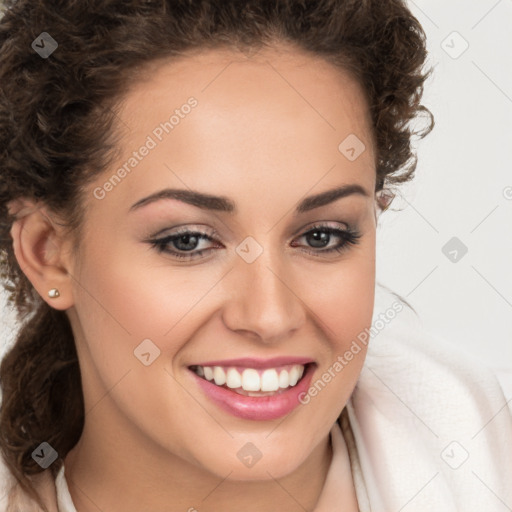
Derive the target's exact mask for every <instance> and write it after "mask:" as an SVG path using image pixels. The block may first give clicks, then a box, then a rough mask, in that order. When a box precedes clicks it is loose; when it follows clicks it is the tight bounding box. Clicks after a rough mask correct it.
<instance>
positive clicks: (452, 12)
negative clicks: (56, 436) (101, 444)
mask: <svg viewBox="0 0 512 512" xmlns="http://www.w3.org/2000/svg"><path fill="white" fill-rule="evenodd" d="M409 4H410V7H411V10H412V11H413V13H414V14H415V16H416V17H417V18H418V20H419V21H420V23H421V24H422V25H423V27H424V29H425V31H426V33H427V38H428V47H429V52H430V57H429V65H434V66H435V71H434V75H433V77H432V78H431V79H429V81H428V82H427V84H426V89H425V95H424V101H423V103H424V104H425V105H426V106H427V107H428V108H429V109H430V110H431V111H432V112H433V114H434V116H435V119H436V127H435V128H434V131H433V132H432V133H431V134H430V135H429V136H428V137H427V138H426V139H424V140H423V141H420V142H419V143H418V145H417V148H418V156H419V163H418V168H417V175H416V180H415V182H414V183H413V184H412V186H408V187H405V188H403V189H402V193H401V194H402V196H403V197H401V196H398V197H397V198H396V199H395V201H394V203H393V206H392V208H393V209H399V210H400V211H397V212H394V211H388V212H386V213H385V214H384V215H383V216H381V219H380V223H381V226H380V228H379V231H378V248H377V253H378V259H377V265H378V269H377V278H378V281H379V282H381V283H383V284H385V285H387V286H389V287H390V288H392V289H393V290H394V291H396V292H397V293H400V294H401V295H402V296H403V297H405V298H406V299H407V300H408V301H409V302H410V303H411V304H412V305H413V307H414V308H415V309H416V311H418V313H419V315H420V317H421V318H422V320H423V322H424V324H425V325H426V326H427V327H428V328H429V330H431V331H433V332H435V333H436V334H438V335H440V336H442V337H443V338H444V339H445V340H446V342H447V343H451V344H454V345H457V346H459V347H461V349H462V350H465V351H467V352H468V353H471V354H472V355H474V356H476V357H477V358H478V359H479V360H480V361H481V362H482V364H485V365H487V366H490V367H492V368H493V369H494V370H495V371H496V373H497V375H498V377H499V378H500V380H501V381H502V384H503V386H504V389H505V394H506V396H507V399H510V398H512V272H511V271H510V265H511V263H512V200H507V199H506V198H505V195H504V191H505V190H507V187H512V31H511V30H510V27H511V26H512V0H500V1H497V0H478V1H476V0H473V1H467V0H466V1H463V0H458V1H454V0H450V2H447V1H446V0H425V1H421V0H415V1H414V2H412V1H411V2H409ZM454 31H457V32H458V33H459V34H460V36H462V38H463V39H464V40H465V41H467V44H469V47H468V49H467V50H466V51H465V52H464V53H462V54H461V55H460V56H458V57H457V58H452V56H450V55H449V54H448V53H447V52H446V51H445V50H444V49H443V47H446V48H447V50H448V51H450V52H451V53H452V55H456V54H457V53H459V52H460V51H461V49H463V47H464V46H462V45H463V44H464V41H463V40H462V39H461V38H458V37H457V36H453V35H451V34H452V32H454ZM443 41H445V43H443ZM442 44H443V47H442ZM511 196H512V193H511V194H510V195H509V197H511ZM452 237H457V238H458V239H460V240H461V242H462V243H464V244H465V245H466V246H467V248H468V252H467V254H466V255H465V256H464V257H462V258H461V259H459V261H458V262H456V263H453V262H452V261H450V260H449V259H448V258H447V257H446V256H445V255H444V254H443V252H442V247H443V246H444V245H445V244H446V243H447V242H448V241H449V240H450V239H451V238H452ZM1 298H3V297H0V299H1ZM2 311H4V313H3V314H2V319H1V322H0V336H1V340H2V345H3V346H4V347H5V345H6V344H7V342H9V341H10V340H11V338H12V333H11V329H12V324H13V322H12V320H11V319H10V317H9V315H8V314H7V312H6V310H5V308H2Z"/></svg>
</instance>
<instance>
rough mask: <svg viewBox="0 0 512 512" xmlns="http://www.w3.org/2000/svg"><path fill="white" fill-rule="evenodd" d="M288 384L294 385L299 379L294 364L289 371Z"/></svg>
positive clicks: (297, 370)
mask: <svg viewBox="0 0 512 512" xmlns="http://www.w3.org/2000/svg"><path fill="white" fill-rule="evenodd" d="M289 379H290V386H295V384H297V381H298V380H299V369H298V368H297V367H296V366H294V367H293V368H292V369H291V370H290V373H289Z"/></svg>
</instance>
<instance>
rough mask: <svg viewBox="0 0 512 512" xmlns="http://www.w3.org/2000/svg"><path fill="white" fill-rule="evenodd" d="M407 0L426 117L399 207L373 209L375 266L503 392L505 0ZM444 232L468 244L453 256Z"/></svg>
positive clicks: (508, 223) (508, 259)
mask: <svg viewBox="0 0 512 512" xmlns="http://www.w3.org/2000/svg"><path fill="white" fill-rule="evenodd" d="M409 5H410V8H411V11H412V12H413V13H414V15H415V16H416V17H417V18H418V20H419V21H420V23H421V24H422V26H423V28H424V29H425V31H426V33H427V40H428V48H429V53H430V56H429V65H433V66H434V74H433V76H432V77H431V78H430V79H429V80H428V82H427V84H426V86H425V94H424V100H423V104H425V106H427V107H428V108H429V109H430V110H431V111H432V113H433V114H434V116H435V120H436V126H435V128H434V130H433V132H432V133H431V134H430V135H428V136H427V137H426V138H425V139H423V140H422V141H420V142H418V143H417V144H416V147H417V149H418V157H419V161H418V167H417V174H416V179H415V181H414V183H413V185H412V186H408V187H406V188H403V190H402V195H404V197H403V198H401V197H400V196H398V197H397V198H396V199H395V202H396V205H395V203H393V205H392V208H394V209H398V208H399V209H400V210H401V211H397V212H389V211H388V212H386V213H385V214H383V215H382V216H381V219H380V222H381V223H382V224H381V227H380V230H379V233H378V244H379V245H378V249H377V252H378V258H377V264H378V270H377V278H378V280H379V281H380V282H382V283H384V284H386V285H387V286H389V287H390V288H392V289H393V290H395V291H396V292H398V293H400V294H401V295H402V296H404V297H405V298H407V299H408V301H410V303H411V304H412V305H413V306H414V307H415V309H416V311H418V313H419V314H420V316H421V318H422V319H423V322H424V323H425V324H426V325H427V326H428V327H429V330H430V331H433V332H436V333H437V334H439V335H440V336H442V337H443V338H444V339H446V341H447V342H448V343H452V344H455V345H457V346H459V347H461V348H462V349H464V350H466V351H468V352H470V353H471V354H472V355H474V356H476V357H477V358H478V359H479V360H480V361H481V362H482V364H485V365H487V366H490V367H492V368H493V369H494V370H495V371H496V373H497V375H498V377H499V378H500V380H501V381H502V384H503V386H504V388H505V394H506V396H507V398H508V399H511V398H512V272H511V270H510V266H511V264H512V200H507V199H506V198H505V195H506V193H505V195H504V191H505V190H508V191H509V194H508V197H509V198H511V199H512V31H511V30H510V27H511V26H512V1H511V0H500V1H498V0H478V1H476V0H473V1H467V0H466V1H463V0H458V1H454V0H450V1H449V2H447V1H446V0H424V1H421V0H414V1H410V2H409ZM454 31H456V32H458V33H459V34H460V35H461V36H462V38H464V40H466V41H467V43H468V44H469V47H468V49H467V50H466V51H465V52H464V53H462V54H461V55H460V56H458V58H452V57H451V56H450V55H449V54H448V53H447V52H446V51H445V50H444V49H443V48H444V47H445V46H446V47H447V50H448V51H449V52H452V55H454V56H456V55H457V53H458V52H460V51H461V50H462V49H463V48H464V46H463V41H462V39H457V36H450V34H451V33H452V32H454ZM447 38H448V39H447ZM443 41H445V43H443ZM450 47H451V48H450ZM453 52H457V53H453ZM507 187H510V188H508V189H507ZM452 237H457V238H459V239H460V240H461V241H462V242H463V243H464V244H465V245H466V246H467V248H468V252H467V254H466V255H465V256H464V257H463V258H461V259H459V260H458V262H456V263H453V262H452V261H450V260H449V259H448V258H447V257H446V256H445V255H444V254H443V252H442V250H441V249H442V247H443V246H444V245H445V244H446V243H447V242H448V241H449V240H450V239H451V238H452Z"/></svg>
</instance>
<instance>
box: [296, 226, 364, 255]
mask: <svg viewBox="0 0 512 512" xmlns="http://www.w3.org/2000/svg"><path fill="white" fill-rule="evenodd" d="M361 236H362V235H361V233H360V232H359V231H356V230H354V229H352V228H348V229H340V228H333V227H331V226H326V225H316V226H313V227H312V228H311V229H310V230H308V231H307V232H306V233H304V234H303V235H301V236H300V237H299V240H300V239H301V238H304V239H305V240H306V242H307V244H308V245H309V247H310V248H313V249H315V250H313V251H312V250H310V249H309V248H308V249H306V252H308V253H313V254H319V255H324V254H331V253H333V252H338V253H340V252H342V251H345V250H347V249H348V248H349V246H350V245H357V244H358V243H359V239H360V238H361ZM333 239H334V240H335V241H336V240H337V243H335V244H334V245H332V246H331V247H329V244H330V243H331V242H332V241H333ZM292 245H293V246H295V245H296V244H295V243H293V244H292ZM325 247H327V248H325ZM318 249H320V250H318Z"/></svg>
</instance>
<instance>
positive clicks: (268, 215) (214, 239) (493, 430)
mask: <svg viewBox="0 0 512 512" xmlns="http://www.w3.org/2000/svg"><path fill="white" fill-rule="evenodd" d="M7 5H8V10H7V11H6V12H5V15H4V18H3V19H2V20H1V22H0V44H1V55H2V58H1V65H0V83H1V84H2V86H1V87H2V95H1V107H0V119H1V127H2V129H1V130H0V133H1V137H2V140H1V144H2V148H4V149H3V152H2V154H1V160H0V168H1V186H0V191H1V192H0V194H1V195H0V198H1V199H0V204H1V207H2V221H3V222H2V230H3V233H2V249H3V252H4V254H5V258H4V262H3V265H4V267H3V268H4V278H5V286H6V289H7V290H8V291H9V292H10V297H11V300H12V302H13V304H14V305H15V306H16V307H17V310H18V311H19V314H20V321H22V320H24V323H23V325H22V326H21V329H20V332H19V334H18V337H17V339H16V343H15V344H14V346H13V347H12V349H11V350H10V351H9V352H8V353H7V355H6V357H5V359H4V360H3V362H2V365H1V368H0V381H1V385H2V393H3V401H2V409H1V416H0V426H1V439H0V447H1V450H2V454H3V458H4V461H5V467H4V475H5V477H4V481H5V482H6V484H5V500H4V503H5V509H6V510H23V511H26V510H32V509H33V510H59V511H61V512H62V511H63V512H75V511H76V512H89V511H97V510H104V511H107V510H108V511H112V512H115V511H123V512H130V511H132V510H133V511H135V510H137V511H139V510H141V509H143V510H150V511H164V510H166V511H168V510H173V511H175V510H176V511H179V510H183V511H185V510H188V511H194V510H197V511H218V510H222V511H224V512H229V511H234V510H248V511H263V512H264V511H270V510H275V509H276V508H278V509H279V510H287V511H291V512H293V511H299V510H316V511H324V510H345V511H355V510H363V511H366V510H372V511H375V510H377V511H380V510H394V509H398V508H400V507H404V506H406V504H407V503H409V502H410V509H411V510H413V509H414V510H427V509H428V508H427V507H428V506H430V505H435V506H438V507H437V508H440V509H442V510H456V509H457V507H459V509H460V510H470V507H471V506H474V505H478V501H479V496H482V489H479V492H478V493H475V492H474V490H473V489H474V486H475V484H474V482H473V481H470V480H469V479H468V478H465V479H464V478H462V479H460V478H458V477H457V476H455V471H456V469H454V468H453V466H454V464H452V467H449V466H448V465H447V463H446V458H448V459H449V460H450V462H451V461H452V460H453V459H456V460H457V462H460V460H461V459H462V457H461V452H460V448H459V446H457V445H451V446H448V447H447V449H448V452H447V453H448V456H447V455H446V453H445V454H444V455H442V454H441V453H440V450H438V451H436V450H437V449H438V448H439V446H441V445H442V447H445V446H446V445H448V442H449V441H452V432H454V433H455V434H453V435H454V436H455V440H457V441H458V442H459V445H460V446H461V447H463V444H464V443H466V441H465V439H466V437H465V436H466V435H467V432H466V431H465V430H460V428H459V427H460V423H461V422H460V419H459V423H458V424H452V423H451V421H452V420H453V418H454V417H455V416H456V415H455V414H454V413H453V412H450V411H447V410H446V404H448V403H450V404H455V406H456V407H459V410H458V411H457V413H460V412H462V413H464V414H465V413H468V412H472V413H474V416H473V417H471V420H472V423H471V425H472V426H473V424H474V423H475V422H479V421H480V420H482V419H484V418H485V419H489V418H490V413H491V411H495V407H496V405H497V403H498V402H499V400H500V399H502V398H503V396H502V395H500V394H499V388H498V387H497V385H496V383H495V381H494V380H493V379H492V378H491V377H490V376H488V375H487V373H485V371H481V372H477V371H476V370H474V368H473V367H472V366H470V365H469V363H465V362H464V361H463V362H462V363H460V365H459V366H457V365H455V367H453V366H454V365H453V359H450V358H449V357H450V356H449V353H448V352H442V353H441V355H439V354H438V353H437V352H435V349H434V348H433V346H432V345H431V344H430V343H427V344H426V345H425V344H424V343H423V344H422V340H423V339H424V338H422V337H421V336H420V334H421V331H420V328H419V327H418V326H416V325H413V326H412V327H411V324H408V323H407V320H406V318H407V315H408V314H409V315H410V313H408V314H407V313H405V314H404V309H405V310H407V306H404V305H403V304H402V302H400V301H396V300H395V302H393V303H392V304H388V303H386V300H387V299H389V298H391V297H393V296H392V295H390V294H388V295H385V294H384V295H383V299H382V301H381V299H378V300H377V301H376V303H374V301H375V233H376V226H377V220H378V215H379V214H380V212H382V211H383V210H384V209H386V207H387V206H388V204H389V195H387V190H389V187H390V186H393V185H396V184H399V183H402V182H405V181H407V180H409V179H411V178H412V176H413V173H414V168H415V158H414V155H413V153H412V150H411V138H412V136H413V135H414V132H413V131H412V129H411V128H410V127H409V126H408V122H409V121H412V120H414V118H415V117H416V116H417V115H418V114H419V113H420V112H427V113H428V111H427V110H426V109H425V108H424V107H423V106H422V105H420V100H421V93H422V87H423V83H424V80H425V79H426V77H427V76H428V73H424V72H423V70H422V66H423V64H424V61H425V56H426V51H425V41H424V33H423V31H422V29H421V27H420V25H419V23H418V21H417V20H416V19H415V18H414V17H413V16H412V15H411V13H410V12H409V10H408V9H407V8H406V6H405V4H404V3H403V2H402V1H400V0H388V1H384V2H383V1H382V0H379V1H365V2H354V1H341V0H338V1H335V0H324V1H319V2H307V1H299V2H291V1H270V2H261V1H260V2H255V1H254V2H253V1H247V2H240V1H237V2H235V1H225V0H224V1H209V2H199V1H192V0H190V1H177V2H167V1H161V0H160V1H151V0H149V1H148V0H145V1H142V0H140V1H137V0H135V1H133V2H121V1H109V2H105V1H101V2H100V1H96V0H94V1H88V2H71V1H62V2H52V4H51V5H50V4H49V3H47V4H46V3H44V2H36V1H33V0H20V1H17V2H14V1H10V2H8V3H7ZM428 114H429V113H428ZM432 126H433V121H432V118H430V124H429V125H428V126H427V128H426V129H425V130H424V131H423V132H421V133H420V135H421V136H423V135H425V134H426V133H428V132H429V131H430V130H431V128H432ZM386 298H387V299H386ZM374 305H378V307H377V308H374ZM383 307H384V308H385V309H382V308H383ZM393 312H394V314H395V316H396V320H395V319H394V317H393V316H392V313H393ZM32 313H33V315H31V314H32ZM377 313H378V314H379V320H380V322H381V323H383V322H384V324H385V325H384V326H383V327H377V319H376V314H377ZM382 315H384V316H382ZM401 315H403V317H401ZM385 318H387V319H388V321H387V322H386V320H385ZM399 318H401V320H399ZM373 322H374V323H375V325H373ZM388 324H389V325H388ZM379 325H380V324H379ZM404 326H409V327H408V328H406V327H404ZM404 329H406V330H405V331H404ZM411 332H412V333H413V334H414V335H415V336H416V338H417V339H416V340H415V342H414V343H412V344H411V345H409V344H408V343H407V341H409V336H410V335H411ZM370 334H373V335H374V336H375V338H374V340H373V341H372V342H371V343H369V337H370ZM377 340H380V341H379V342H378V343H377V344H375V345H374V347H372V350H373V354H372V352H369V351H368V347H369V346H371V345H372V344H373V343H374V342H376V341H377ZM386 340H387V341H386ZM418 351H419V352H420V355H418ZM429 354H430V355H429ZM366 356H368V357H366ZM443 357H447V358H448V360H447V362H445V361H443V359H442V358H443ZM431 358H433V359H431ZM379 365H380V366H379ZM411 368H413V369H414V373H412V374H411ZM468 368H469V369H470V370H471V371H470V374H469V375H470V376H471V382H469V381H467V382H463V383H460V382H459V377H460V375H462V374H464V375H465V372H466V370H467V369H468ZM404 370H407V371H404ZM447 370H449V372H448V373H447ZM368 372H369V373H368ZM388 372H389V373H388ZM440 376H443V378H444V381H442V384H440V383H439V381H438V380H437V379H438V377H440ZM425 377H427V378H426V379H425ZM393 379H395V380H394V381H393ZM379 382H382V383H383V384H379ZM453 382H458V383H459V386H460V389H455V390H453V392H452V391H448V390H447V389H446V388H445V384H446V383H453ZM356 384H357V386H356ZM396 386H401V388H400V389H398V393H397V391H396ZM425 387H426V388H427V390H428V391H434V392H437V393H439V394H438V395H435V396H433V397H432V396H430V395H428V396H427V397H422V396H421V393H422V392H423V393H424V392H425ZM473 388H474V389H473ZM389 390H393V399H394V402H393V401H392V400H391V398H390V396H389V395H386V391H389ZM395 393H396V395H395ZM406 393H410V395H409V396H406ZM445 393H446V396H445ZM468 393H469V395H468ZM401 396H403V397H405V398H401V400H403V401H404V403H405V404H407V407H408V409H407V411H408V413H407V414H406V413H405V412H404V410H405V409H404V407H403V405H401V404H399V403H397V397H398V399H400V397H401ZM433 400H435V402H433ZM433 403H434V407H433ZM381 407H383V409H381ZM418 410H419V411H421V413H418V412H416V411H418ZM410 411H414V412H415V414H410ZM439 415H441V417H442V418H445V419H446V418H448V419H449V421H450V422H449V423H448V424H447V425H450V427H451V431H450V430H449V429H447V428H446V425H443V424H442V423H440V422H439V417H438V416H439ZM504 416H505V415H502V417H497V418H495V419H494V421H493V424H491V425H490V426H488V427H487V428H486V429H484V431H483V433H481V434H480V436H481V437H480V438H479V439H478V441H480V445H479V447H478V450H477V451H476V452H475V453H474V454H472V455H473V458H474V459H475V460H476V461H479V463H480V466H479V467H480V469H481V470H482V471H483V473H482V474H480V477H481V479H482V481H485V482H487V484H488V485H490V486H491V488H494V489H495V491H494V492H495V493H497V495H498V496H500V499H502V500H503V501H504V502H506V500H507V499H508V498H509V497H510V496H509V495H508V496H507V495H506V493H507V492H509V491H507V490H506V488H505V482H507V480H506V479H507V477H508V476H510V468H507V467H506V466H505V462H504V459H503V458H502V457H503V456H502V454H501V453H500V452H499V450H494V451H490V450H489V448H495V447H494V445H492V443H495V442H496V439H497V438H496V435H497V434H498V433H501V436H502V437H501V441H502V442H509V441H510V432H507V431H504V430H503V429H504V427H507V426H510V421H509V418H508V417H507V418H505V417H504ZM462 419H463V420H464V421H465V417H463V418H462ZM425 425H427V426H428V428H430V429H432V431H433V432H434V435H433V436H432V438H429V439H426V436H425V432H424V431H422V430H421V429H422V428H426V427H425ZM482 425H483V423H482ZM447 436H449V438H447ZM457 436H458V437H457ZM461 440H462V441H463V442H461ZM445 441H448V442H445ZM418 442H420V443H422V444H421V445H418ZM400 443H403V445H401V444H400ZM466 444H467V443H466ZM401 446H404V447H406V448H407V452H406V453H407V456H408V457H409V459H406V457H404V454H403V453H401V452H400V447H401ZM414 450H417V453H413V451H414ZM457 450H458V451H457ZM452 453H453V454H454V455H453V456H452V457H451V458H450V454H452ZM411 455H412V456H413V457H414V460H411V459H410V456H411ZM443 456H444V459H443V458H442V457H443ZM463 467H466V468H469V467H470V464H467V465H466V466H461V471H460V473H459V474H460V475H462V474H463V473H462V471H464V470H463V469H462V468H463ZM471 467H472V466H471ZM493 467H498V468H499V469H500V474H499V475H494V476H493V475H490V474H489V473H488V470H489V471H491V470H492V469H493ZM432 469H435V470H436V471H437V474H436V475H434V473H435V471H434V472H433V473H432V472H431V470H432ZM425 477H428V478H425ZM471 477H472V478H473V479H474V477H473V476H472V475H471ZM422 478H423V480H422ZM429 478H430V479H431V480H432V483H430V487H427V489H425V490H422V488H421V487H422V485H423V486H425V485H427V484H428V483H429V482H428V479H429ZM483 489H484V490H485V488H483ZM412 490H414V492H416V495H415V494H414V492H412ZM460 491H464V492H463V493H461V492H460ZM487 492H488V491H487ZM485 503H486V504H487V505H488V504H489V498H488V497H487V496H486V497H485ZM500 505H501V504H500ZM31 507H32V508H31ZM442 507H444V508H442ZM488 508H489V507H488ZM429 510H431V509H429Z"/></svg>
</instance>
